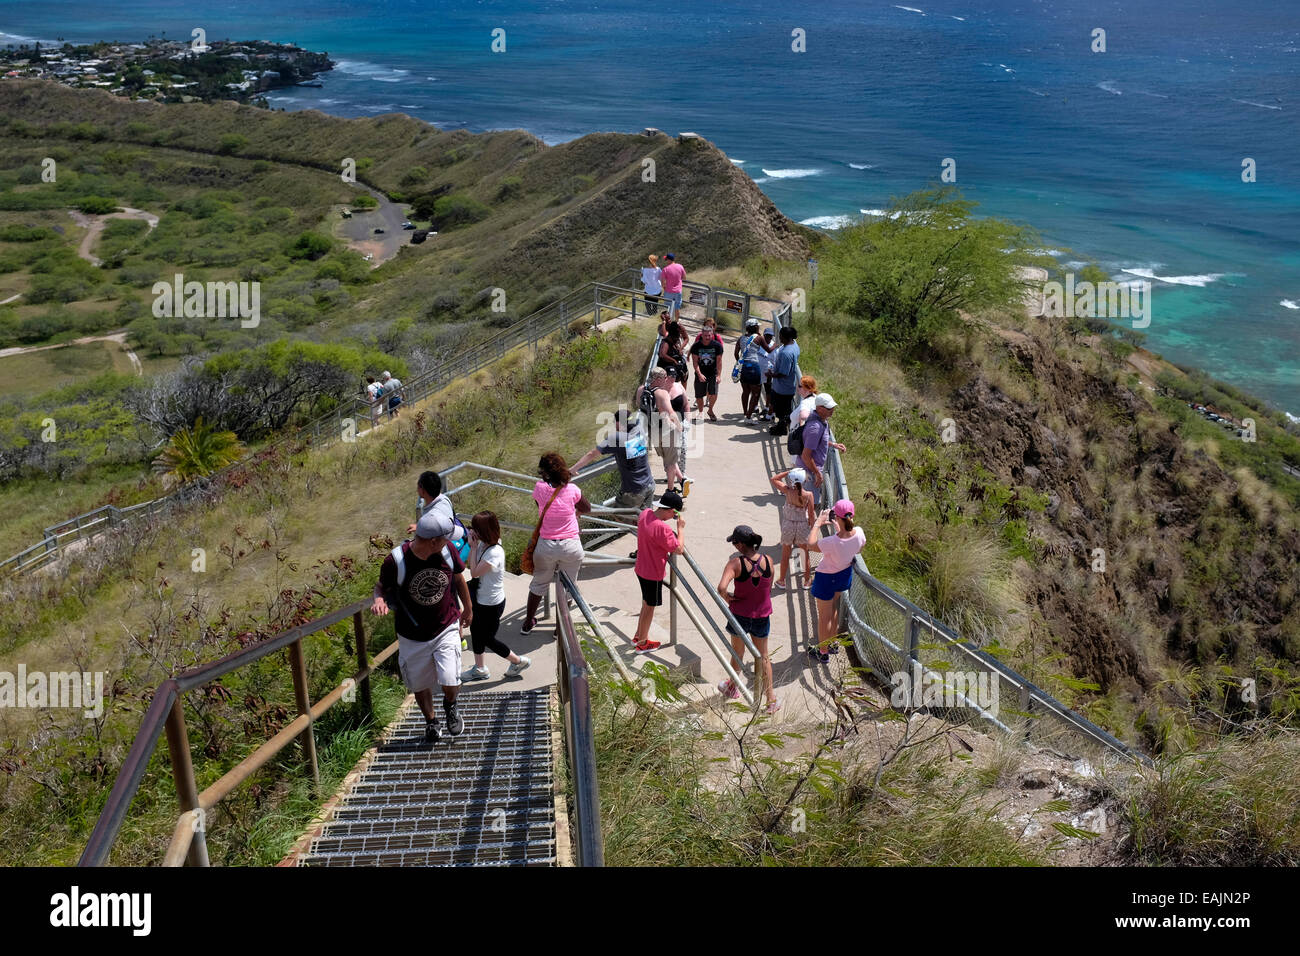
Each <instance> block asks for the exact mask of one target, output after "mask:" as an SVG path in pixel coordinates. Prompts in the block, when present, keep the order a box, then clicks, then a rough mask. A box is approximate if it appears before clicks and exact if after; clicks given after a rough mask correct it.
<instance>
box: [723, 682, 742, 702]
mask: <svg viewBox="0 0 1300 956" xmlns="http://www.w3.org/2000/svg"><path fill="white" fill-rule="evenodd" d="M718 693H720V694H721V695H722V696H723V697H725V698H727V700H735V699H736V698H737V697H739V696H740V689H739V688H737V687H736V682H735V681H733V680H732V679H731V678H729V677H728V678H727V679H726V680H724V681H721V682H720V683H719V684H718Z"/></svg>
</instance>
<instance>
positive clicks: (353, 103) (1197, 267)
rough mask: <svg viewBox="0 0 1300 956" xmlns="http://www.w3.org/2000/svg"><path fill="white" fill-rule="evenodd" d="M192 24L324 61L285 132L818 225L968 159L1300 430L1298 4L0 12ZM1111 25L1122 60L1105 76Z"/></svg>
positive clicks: (975, 181) (1172, 344) (103, 25)
mask: <svg viewBox="0 0 1300 956" xmlns="http://www.w3.org/2000/svg"><path fill="white" fill-rule="evenodd" d="M909 8H910V9H909ZM196 26H201V27H203V28H204V29H205V30H206V31H207V35H208V38H209V39H219V38H223V37H230V38H239V39H251V38H257V39H271V40H281V41H290V42H294V43H298V44H300V45H302V46H305V47H309V48H312V49H324V50H328V51H329V52H330V54H331V55H332V56H333V57H334V58H335V59H336V60H337V61H338V67H337V68H336V69H335V70H334V71H333V72H331V73H330V74H327V75H326V77H325V79H324V88H323V89H319V90H316V89H305V88H304V89H294V90H291V91H288V92H286V93H282V94H278V95H275V96H273V97H272V99H273V102H274V103H275V104H276V105H278V106H281V107H283V108H285V109H310V108H315V109H321V110H324V111H327V112H331V113H335V114H338V115H344V116H364V115H374V114H377V113H382V112H390V111H398V112H405V113H409V114H411V115H413V116H418V117H420V118H422V119H425V120H428V121H430V122H433V123H435V124H437V125H439V126H443V127H465V128H468V129H472V130H484V129H502V128H523V129H527V130H530V131H531V132H533V133H535V134H537V135H538V136H540V137H541V138H543V139H544V140H546V141H547V142H550V143H557V142H562V141H565V140H567V139H571V138H574V137H577V136H581V135H583V134H585V133H588V132H592V131H595V130H625V131H630V130H639V129H640V128H642V127H644V126H657V127H660V128H661V129H663V130H665V131H666V132H669V133H676V132H679V131H682V130H693V131H695V132H698V133H700V134H701V135H703V136H705V137H707V138H708V139H710V140H712V141H713V142H715V143H716V144H717V145H718V146H719V147H721V148H722V149H723V150H725V151H726V152H727V154H728V155H729V156H730V157H732V159H733V160H734V161H736V162H738V163H740V164H741V168H742V169H744V170H745V172H747V173H749V175H750V176H752V177H753V178H754V181H755V182H756V183H758V184H759V186H760V188H762V189H763V190H764V191H766V192H767V193H768V195H770V196H771V197H772V199H773V200H774V201H775V202H776V204H777V206H778V207H779V208H780V209H781V210H782V211H783V212H784V213H785V214H786V215H788V216H790V217H791V218H793V219H796V220H799V221H802V222H807V223H810V224H812V225H820V226H833V225H835V224H837V223H842V222H844V221H847V220H846V218H845V217H848V218H854V217H858V216H860V215H862V213H861V210H864V209H879V208H881V207H883V206H885V205H887V203H888V201H889V199H890V197H891V196H894V195H901V194H904V193H907V192H910V191H912V190H914V189H918V188H921V187H924V186H926V185H928V184H931V183H933V182H935V181H936V180H937V179H938V176H939V173H940V163H941V162H942V160H943V159H944V158H945V157H951V158H953V159H955V160H956V162H957V185H958V186H960V187H961V189H962V190H963V191H964V192H965V193H966V194H967V195H968V196H969V197H970V198H972V199H974V200H976V201H978V202H979V203H980V204H981V205H980V212H981V213H986V214H995V215H1001V216H1007V217H1010V218H1013V219H1017V220H1020V221H1023V222H1026V223H1028V224H1030V225H1033V226H1035V227H1036V228H1037V229H1038V230H1039V231H1040V232H1041V233H1042V235H1043V239H1044V245H1045V247H1046V248H1049V249H1054V250H1059V251H1060V252H1061V255H1060V257H1059V258H1060V259H1061V261H1063V262H1070V261H1080V260H1083V259H1095V260H1096V261H1097V262H1099V263H1100V264H1101V265H1102V266H1103V268H1105V269H1107V270H1108V271H1109V272H1111V273H1112V274H1113V275H1114V276H1116V277H1117V278H1126V279H1133V278H1136V277H1137V276H1141V275H1147V274H1150V275H1152V276H1154V277H1156V278H1152V280H1151V281H1152V285H1153V291H1152V320H1151V325H1150V327H1149V328H1147V329H1146V330H1145V331H1146V333H1147V335H1148V339H1149V344H1150V346H1151V347H1152V348H1154V349H1155V350H1157V351H1160V352H1162V353H1163V354H1165V355H1166V356H1168V357H1169V358H1171V359H1174V360H1177V361H1182V362H1188V363H1191V364H1196V365H1200V366H1202V367H1204V368H1206V369H1207V370H1208V371H1210V372H1211V373H1212V374H1214V375H1217V376H1219V377H1221V378H1224V379H1227V380H1228V381H1231V382H1234V383H1236V384H1238V385H1240V386H1241V387H1243V388H1246V389H1247V390H1250V391H1253V392H1255V393H1257V394H1259V395H1261V396H1263V397H1265V398H1267V399H1269V400H1271V401H1273V402H1275V403H1276V404H1277V405H1279V406H1280V407H1282V408H1284V409H1287V410H1289V411H1291V412H1294V413H1296V414H1300V156H1297V151H1296V144H1297V143H1300V123H1297V119H1296V117H1297V115H1300V10H1298V9H1297V7H1296V6H1295V5H1292V4H1280V3H1277V2H1275V0H1268V2H1264V0H1242V2H1233V3H1231V4H1226V3H1209V2H1205V0H1184V2H1171V3H1165V4H1156V3H1147V4H1143V5H1142V6H1141V7H1140V8H1139V9H1133V8H1131V6H1130V5H1129V4H1120V3H1116V2H1104V3H1089V4H1084V3H1071V2H1029V0H1023V2H1016V0H979V2H974V3H962V2H960V0H941V2H928V0H916V2H914V3H911V4H906V5H902V4H900V5H895V4H890V3H863V2H852V0H823V2H820V3H818V4H816V5H812V7H811V8H810V9H803V8H800V7H791V5H789V4H783V3H776V2H772V0H759V2H752V3H739V2H734V0H716V2H711V3H708V4H692V5H681V6H680V7H678V8H672V7H668V6H653V5H647V4H644V3H634V2H631V0H602V2H599V3H591V2H561V0H534V2H527V3H525V2H520V0H481V2H478V3H456V4H448V3H433V4H429V3H420V2H413V0H374V2H370V3H355V2H349V3H340V2H337V0H318V2H310V3H307V2H302V0H284V2H281V3H278V4H276V5H275V6H274V7H273V8H272V7H269V6H267V7H263V6H260V5H256V4H249V3H237V2H230V0H226V2H214V0H195V2H187V3H184V4H180V3H175V2H162V0H137V2H133V3H132V4H131V5H130V6H129V8H122V9H115V8H114V6H113V5H111V4H103V3H93V4H92V3H86V2H68V0H45V2H42V3H41V4H30V3H12V2H0V30H2V31H5V32H6V33H8V34H11V35H17V36H23V37H33V38H39V39H43V40H50V39H54V38H56V37H64V38H66V39H68V40H72V41H74V42H84V41H90V40H97V39H136V38H140V37H143V36H146V35H149V34H151V33H153V34H163V35H167V36H171V37H174V38H188V37H189V35H190V30H191V29H193V28H194V27H196ZM498 27H499V28H501V29H504V30H505V31H506V33H505V36H506V51H505V52H504V53H493V52H491V49H490V44H491V42H492V36H491V31H492V30H493V29H494V28H498ZM1098 27H1100V28H1102V29H1105V30H1106V34H1107V52H1105V53H1093V52H1091V50H1090V43H1091V37H1092V30H1093V29H1094V28H1098ZM796 28H799V29H802V30H803V31H805V34H806V38H807V52H806V53H794V52H792V50H791V42H792V41H791V31H792V30H794V29H796ZM5 39H6V38H4V37H0V42H4V40H5ZM1245 157H1250V158H1253V159H1254V160H1255V161H1256V164H1257V170H1258V173H1257V175H1258V179H1257V181H1256V182H1254V183H1243V182H1242V181H1241V162H1242V159H1243V158H1245ZM1070 249H1072V250H1073V252H1069V251H1068V250H1070ZM1124 270H1132V271H1130V272H1125V271H1124ZM1135 273H1136V275H1135ZM1288 303H1289V304H1290V306H1295V307H1296V308H1291V307H1289V306H1288Z"/></svg>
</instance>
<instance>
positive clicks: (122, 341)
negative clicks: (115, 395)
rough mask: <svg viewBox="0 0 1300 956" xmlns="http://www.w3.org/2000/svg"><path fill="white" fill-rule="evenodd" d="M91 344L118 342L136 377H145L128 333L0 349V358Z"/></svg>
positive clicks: (113, 333) (111, 333) (112, 333)
mask: <svg viewBox="0 0 1300 956" xmlns="http://www.w3.org/2000/svg"><path fill="white" fill-rule="evenodd" d="M91 342H116V343H117V344H118V345H120V346H122V349H123V351H125V352H126V355H127V358H129V359H130V360H131V367H132V368H133V369H135V374H136V375H144V366H143V365H142V364H140V356H138V355H136V354H135V353H134V352H133V351H131V350H130V349H129V348H127V345H126V332H125V331H118V332H110V333H109V334H108V335H87V336H84V337H82V338H79V339H73V340H72V341H71V342H60V343H58V344H57V345H27V346H22V345H15V346H14V347H12V348H7V349H0V358H7V357H9V356H10V355H24V354H26V353H27V352H44V351H46V350H48V349H61V348H65V347H66V346H69V345H89V344H90V343H91Z"/></svg>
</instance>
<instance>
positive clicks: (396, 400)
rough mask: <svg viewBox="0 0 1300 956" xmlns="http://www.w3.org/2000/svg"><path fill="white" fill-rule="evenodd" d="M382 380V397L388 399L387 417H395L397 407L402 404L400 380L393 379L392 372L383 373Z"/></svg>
mask: <svg viewBox="0 0 1300 956" xmlns="http://www.w3.org/2000/svg"><path fill="white" fill-rule="evenodd" d="M381 377H382V380H383V385H384V391H383V396H384V398H386V399H388V417H389V418H396V417H397V407H398V406H399V405H401V404H402V394H403V393H402V380H401V379H400V378H393V374H392V372H385V373H384V374H383V376H381Z"/></svg>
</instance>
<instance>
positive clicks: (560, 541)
mask: <svg viewBox="0 0 1300 956" xmlns="http://www.w3.org/2000/svg"><path fill="white" fill-rule="evenodd" d="M537 473H538V474H539V475H541V479H540V480H539V481H538V482H537V484H535V485H534V486H533V501H535V502H536V503H537V515H538V518H537V529H538V539H537V550H536V551H535V552H534V553H533V579H532V581H530V582H529V584H528V611H527V614H526V615H525V617H524V626H523V627H522V628H521V629H520V631H519V633H521V634H527V633H528V632H529V631H531V630H532V629H533V628H535V627H536V626H537V609H538V608H539V607H541V605H542V597H543V596H544V595H545V594H546V589H547V588H548V587H549V586H550V584H551V581H553V580H554V579H555V572H556V571H557V570H559V571H563V572H564V573H565V574H567V575H568V576H569V580H570V581H573V582H574V583H577V580H578V572H579V571H580V570H582V542H581V540H580V539H579V537H578V515H580V514H584V515H585V514H590V513H591V502H590V501H588V500H587V496H586V495H584V494H583V493H582V489H581V488H579V487H578V486H577V485H575V484H572V483H571V479H572V477H573V476H572V474H571V473H570V471H569V466H568V465H567V464H565V462H564V458H563V457H562V456H561V455H560V453H559V452H554V451H548V452H547V453H546V454H545V455H543V456H542V457H541V460H539V461H538V463H537Z"/></svg>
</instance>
